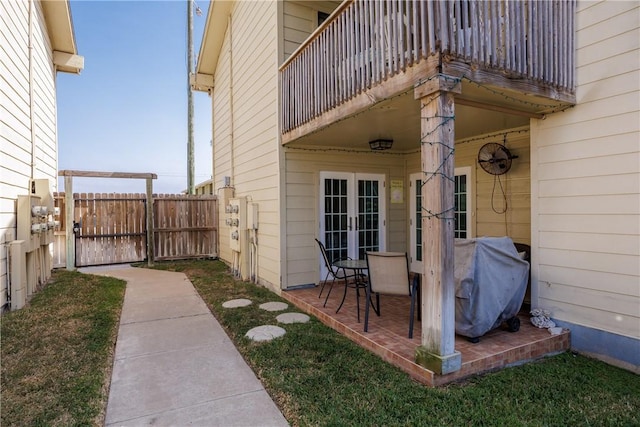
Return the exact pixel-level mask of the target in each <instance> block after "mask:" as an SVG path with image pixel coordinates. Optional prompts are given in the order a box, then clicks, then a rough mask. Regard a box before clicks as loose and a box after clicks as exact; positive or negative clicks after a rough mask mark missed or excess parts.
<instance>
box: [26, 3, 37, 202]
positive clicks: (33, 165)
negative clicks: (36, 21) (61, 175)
mask: <svg viewBox="0 0 640 427" xmlns="http://www.w3.org/2000/svg"><path fill="white" fill-rule="evenodd" d="M33 1H34V0H29V38H28V45H29V127H30V128H31V174H30V178H31V179H35V169H36V127H35V104H34V99H33V98H34V92H35V90H34V83H33ZM27 191H28V192H29V193H31V189H30V188H29V189H28V190H27Z"/></svg>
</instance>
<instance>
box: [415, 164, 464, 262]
mask: <svg viewBox="0 0 640 427" xmlns="http://www.w3.org/2000/svg"><path fill="white" fill-rule="evenodd" d="M422 180H423V174H422V173H415V174H411V175H410V177H409V181H410V188H411V196H410V201H409V205H410V206H409V212H410V215H411V218H410V228H411V231H410V233H411V235H410V245H411V269H412V270H413V271H419V270H421V269H422V255H423V252H422V215H423V211H422V182H423V181H422ZM471 190H472V186H471V168H470V167H462V168H456V169H455V185H454V237H455V238H457V239H468V238H470V237H471V236H472V230H471V225H472V223H471Z"/></svg>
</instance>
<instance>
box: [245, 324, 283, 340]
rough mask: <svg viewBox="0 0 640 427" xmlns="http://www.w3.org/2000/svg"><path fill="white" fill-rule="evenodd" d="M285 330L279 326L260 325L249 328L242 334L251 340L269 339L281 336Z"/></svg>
mask: <svg viewBox="0 0 640 427" xmlns="http://www.w3.org/2000/svg"><path fill="white" fill-rule="evenodd" d="M285 332H286V331H285V330H284V329H282V328H281V327H280V326H274V325H262V326H257V327H255V328H253V329H249V331H248V332H247V333H246V334H245V335H244V336H245V337H247V338H249V339H251V340H253V341H271V340H272V339H274V338H278V337H281V336H283V335H284V334H285Z"/></svg>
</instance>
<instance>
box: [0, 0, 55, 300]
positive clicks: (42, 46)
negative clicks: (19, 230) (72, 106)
mask: <svg viewBox="0 0 640 427" xmlns="http://www.w3.org/2000/svg"><path fill="white" fill-rule="evenodd" d="M33 6H34V9H33V10H32V17H33V39H32V40H33V84H34V86H33V95H34V111H33V117H34V121H33V126H34V130H35V143H34V144H32V142H31V120H30V93H29V92H30V91H29V3H28V2H24V1H20V2H17V1H9V2H0V170H1V171H2V172H1V173H0V306H1V305H4V304H5V302H6V286H7V270H6V265H7V263H6V259H7V252H6V251H7V248H6V244H7V243H8V242H10V241H12V240H15V238H16V235H15V226H16V217H15V199H16V198H17V196H18V195H21V194H27V192H28V187H29V180H30V179H31V178H32V176H31V175H32V174H31V152H32V149H35V167H34V173H33V178H47V179H49V181H50V182H51V184H52V186H54V185H55V183H56V177H57V131H56V93H55V70H54V67H53V64H52V53H51V44H50V41H49V36H48V33H47V28H46V24H45V21H44V16H43V13H42V9H41V6H40V3H39V2H33ZM52 190H53V187H52Z"/></svg>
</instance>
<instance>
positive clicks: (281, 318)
mask: <svg viewBox="0 0 640 427" xmlns="http://www.w3.org/2000/svg"><path fill="white" fill-rule="evenodd" d="M276 320H277V321H278V322H279V323H287V324H288V323H307V322H308V321H309V316H307V315H306V314H302V313H282V314H280V315H278V317H276Z"/></svg>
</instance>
